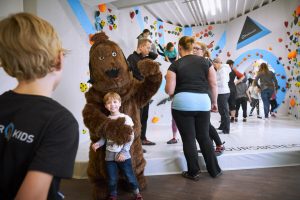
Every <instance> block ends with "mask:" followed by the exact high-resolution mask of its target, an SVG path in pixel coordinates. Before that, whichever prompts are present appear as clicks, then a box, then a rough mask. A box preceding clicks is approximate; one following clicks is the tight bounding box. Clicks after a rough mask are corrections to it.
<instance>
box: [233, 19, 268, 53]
mask: <svg viewBox="0 0 300 200" xmlns="http://www.w3.org/2000/svg"><path fill="white" fill-rule="evenodd" d="M269 33H271V31H270V30H268V29H267V28H265V27H264V26H262V25H261V24H260V23H258V22H256V21H254V20H253V19H251V18H250V17H248V16H247V18H246V21H245V24H244V26H243V29H242V32H241V35H240V38H239V40H238V43H237V49H239V48H242V47H244V46H246V45H248V44H250V43H252V42H254V41H255V40H258V39H259V38H261V37H263V36H265V35H267V34H269Z"/></svg>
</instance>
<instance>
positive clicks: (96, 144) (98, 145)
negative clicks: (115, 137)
mask: <svg viewBox="0 0 300 200" xmlns="http://www.w3.org/2000/svg"><path fill="white" fill-rule="evenodd" d="M99 147H100V144H99V143H97V142H96V143H94V144H92V149H93V150H94V151H95V152H96V151H97V149H98V148H99Z"/></svg>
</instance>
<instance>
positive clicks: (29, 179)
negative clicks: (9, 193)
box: [15, 171, 53, 200]
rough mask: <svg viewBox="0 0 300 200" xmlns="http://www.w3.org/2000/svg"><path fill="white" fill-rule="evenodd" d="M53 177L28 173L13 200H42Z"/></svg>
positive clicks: (40, 173)
mask: <svg viewBox="0 0 300 200" xmlns="http://www.w3.org/2000/svg"><path fill="white" fill-rule="evenodd" d="M52 178H53V176H52V175H50V174H47V173H44V172H39V171H29V172H28V173H27V174H26V176H25V179H24V181H23V183H22V185H21V187H20V189H19V191H18V193H17V196H16V198H15V200H44V199H47V197H48V192H49V188H50V184H51V181H52Z"/></svg>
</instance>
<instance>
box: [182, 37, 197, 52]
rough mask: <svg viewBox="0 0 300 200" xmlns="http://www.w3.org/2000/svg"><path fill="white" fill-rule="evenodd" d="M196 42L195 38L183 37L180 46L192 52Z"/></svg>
mask: <svg viewBox="0 0 300 200" xmlns="http://www.w3.org/2000/svg"><path fill="white" fill-rule="evenodd" d="M194 42H195V39H194V38H192V37H190V36H183V37H182V38H180V40H179V45H180V46H181V47H182V48H183V49H184V50H186V51H192V50H193V44H194Z"/></svg>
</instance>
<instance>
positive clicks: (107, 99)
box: [92, 92, 143, 200]
mask: <svg viewBox="0 0 300 200" xmlns="http://www.w3.org/2000/svg"><path fill="white" fill-rule="evenodd" d="M103 102H104V104H105V108H106V109H107V110H108V111H109V112H110V115H109V116H108V117H109V118H110V119H118V118H119V117H124V118H125V124H126V125H128V126H131V127H133V125H134V124H133V121H132V119H131V117H129V116H128V115H125V114H123V113H120V111H119V109H120V107H121V97H120V95H119V94H117V93H115V92H109V93H107V94H106V95H105V96H104V98H103ZM133 140H134V133H133V132H132V135H131V139H130V141H129V142H127V143H126V144H124V145H118V144H116V143H115V142H114V141H112V140H108V139H105V138H100V140H98V141H97V142H95V143H94V144H93V145H92V148H93V150H94V151H97V149H98V148H100V147H102V146H103V145H104V144H105V142H106V151H105V164H106V169H107V175H108V189H109V199H110V200H116V199H117V185H118V169H120V170H121V171H122V172H123V174H124V175H125V177H126V179H127V180H128V183H129V184H130V187H131V189H132V191H133V193H134V196H135V198H134V199H135V200H143V198H142V195H141V194H140V191H139V186H138V182H137V179H136V177H135V174H134V172H133V169H132V164H131V156H130V147H131V144H132V142H133Z"/></svg>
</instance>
